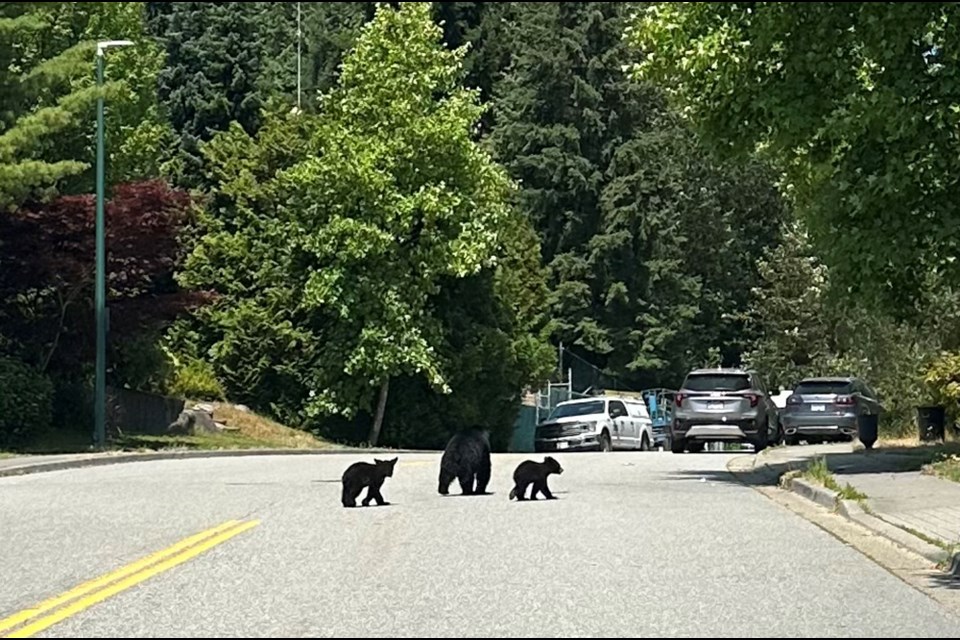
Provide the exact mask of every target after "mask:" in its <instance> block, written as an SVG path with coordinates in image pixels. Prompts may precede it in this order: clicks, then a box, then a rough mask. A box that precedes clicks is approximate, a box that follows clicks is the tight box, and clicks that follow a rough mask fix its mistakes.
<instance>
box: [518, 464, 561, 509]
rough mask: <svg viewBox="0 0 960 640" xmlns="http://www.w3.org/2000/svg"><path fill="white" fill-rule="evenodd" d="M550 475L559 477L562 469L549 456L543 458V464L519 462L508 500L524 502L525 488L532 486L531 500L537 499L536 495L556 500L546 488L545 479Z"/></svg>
mask: <svg viewBox="0 0 960 640" xmlns="http://www.w3.org/2000/svg"><path fill="white" fill-rule="evenodd" d="M551 473H556V474H557V475H559V474H561V473H563V467H561V466H560V463H559V462H557V461H556V460H554V459H553V458H551V457H550V456H547V457H546V458H544V459H543V462H534V461H533V460H525V461H524V462H521V463H520V464H519V465H518V466H517V468H516V470H515V471H514V472H513V489H511V490H510V499H511V500H513V499H514V498H516V499H517V500H526V498H525V497H524V494H525V493H526V492H527V486H529V485H531V484H532V485H533V490H532V491H531V492H530V499H531V500H536V499H537V493H542V494H543V497H544V498H546V499H547V500H556V497H554V495H553V494H552V493H550V488H549V487H548V486H547V477H548V476H549V475H550V474H551Z"/></svg>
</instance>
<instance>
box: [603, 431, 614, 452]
mask: <svg viewBox="0 0 960 640" xmlns="http://www.w3.org/2000/svg"><path fill="white" fill-rule="evenodd" d="M600 451H613V443H612V442H610V434H609V433H607V432H606V431H604V432H603V433H601V434H600Z"/></svg>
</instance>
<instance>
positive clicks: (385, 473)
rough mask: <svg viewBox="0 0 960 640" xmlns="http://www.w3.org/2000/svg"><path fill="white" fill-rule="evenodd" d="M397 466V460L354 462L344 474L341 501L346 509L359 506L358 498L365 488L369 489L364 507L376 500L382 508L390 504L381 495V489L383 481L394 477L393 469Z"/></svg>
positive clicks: (364, 500)
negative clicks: (371, 462)
mask: <svg viewBox="0 0 960 640" xmlns="http://www.w3.org/2000/svg"><path fill="white" fill-rule="evenodd" d="M396 464H397V459H396V458H394V459H393V460H377V459H376V458H374V460H373V464H370V463H369V462H354V463H353V464H352V465H350V466H349V467H347V470H346V471H344V472H343V477H342V478H341V481H342V482H343V494H342V495H341V497H340V501H341V502H342V503H343V506H345V507H355V506H357V497H358V496H359V495H360V492H361V491H363V488H364V487H367V495H366V497H364V499H363V503H362V504H363V506H365V507H366V506H369V505H370V500H376V501H377V504H378V505H380V506H383V505H387V504H390V503H389V502H387V501H386V500H384V499H383V496H382V495H381V494H380V487H381V486H383V481H384V480H385V479H387V478H390V477H393V467H394V466H395V465H396Z"/></svg>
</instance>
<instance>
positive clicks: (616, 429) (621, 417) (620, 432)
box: [607, 400, 633, 449]
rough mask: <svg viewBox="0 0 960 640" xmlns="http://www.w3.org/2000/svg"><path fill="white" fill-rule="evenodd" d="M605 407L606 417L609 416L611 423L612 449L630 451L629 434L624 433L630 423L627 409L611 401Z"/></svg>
mask: <svg viewBox="0 0 960 640" xmlns="http://www.w3.org/2000/svg"><path fill="white" fill-rule="evenodd" d="M607 407H608V408H607V415H609V416H610V421H611V422H613V433H612V434H611V436H612V437H611V442H612V443H613V448H614V449H632V448H633V444H632V443H631V442H630V436H629V433H626V431H627V430H628V429H629V427H628V425H629V423H630V415H629V414H628V413H627V408H626V407H625V406H623V403H622V402H621V401H619V400H611V401H610V402H609V403H608V404H607Z"/></svg>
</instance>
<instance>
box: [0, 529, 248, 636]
mask: <svg viewBox="0 0 960 640" xmlns="http://www.w3.org/2000/svg"><path fill="white" fill-rule="evenodd" d="M258 524H260V521H259V520H253V521H247V522H242V521H239V520H230V521H228V522H224V523H223V524H221V525H219V526H216V527H213V528H212V529H207V530H206V531H202V532H200V533H198V534H196V535H193V536H190V537H189V538H185V539H184V540H181V541H180V542H178V543H176V544H175V545H173V546H170V547H167V548H166V549H164V550H163V551H158V552H157V553H154V554H151V555H149V556H147V557H145V558H142V559H140V560H137V561H136V562H133V563H131V564H128V565H126V566H125V567H121V568H119V569H117V570H116V571H112V572H110V573H108V574H106V575H103V576H101V577H99V578H95V579H93V580H90V581H88V582H84V583H83V584H81V585H79V586H77V587H74V588H73V589H71V590H70V591H67V592H66V593H64V594H63V595H59V596H56V597H54V598H50V599H48V600H44V601H43V602H41V603H40V604H38V605H37V606H35V607H32V608H30V609H24V610H23V611H20V612H18V613H15V614H13V615H12V616H9V617H7V618H4V619H2V620H0V634H7V635H5V636H3V637H5V638H29V637H31V636H33V635H35V634H37V633H40V632H41V631H43V630H44V629H46V628H48V627H51V626H53V625H55V624H57V623H58V622H60V621H62V620H65V619H67V618H69V617H70V616H73V615H76V614H78V613H80V612H81V611H83V610H85V609H87V608H89V607H92V606H93V605H95V604H97V603H98V602H102V601H104V600H106V599H107V598H109V597H111V596H114V595H116V594H118V593H120V592H121V591H124V590H126V589H129V588H130V587H132V586H135V585H137V584H139V583H141V582H143V581H144V580H147V579H149V578H151V577H153V576H155V575H157V574H159V573H163V572H164V571H167V570H169V569H172V568H173V567H176V566H177V565H179V564H182V563H184V562H186V561H187V560H189V559H190V558H193V557H195V556H198V555H200V554H201V553H203V552H204V551H207V550H209V549H212V548H213V547H215V546H217V545H218V544H221V543H223V542H226V541H227V540H229V539H230V538H232V537H234V536H236V535H239V534H241V533H243V532H244V531H247V530H248V529H252V528H253V527H255V526H257V525H258ZM68 603H69V604H68ZM62 605H67V606H65V607H63V608H60V609H58V607H61V606H62ZM51 611H52V612H53V613H49V614H48V612H51ZM44 614H48V615H44ZM21 625H25V626H21ZM17 627H19V628H17ZM12 629H15V630H14V631H12V632H10V631H11V630H12ZM8 632H10V633H8Z"/></svg>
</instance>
